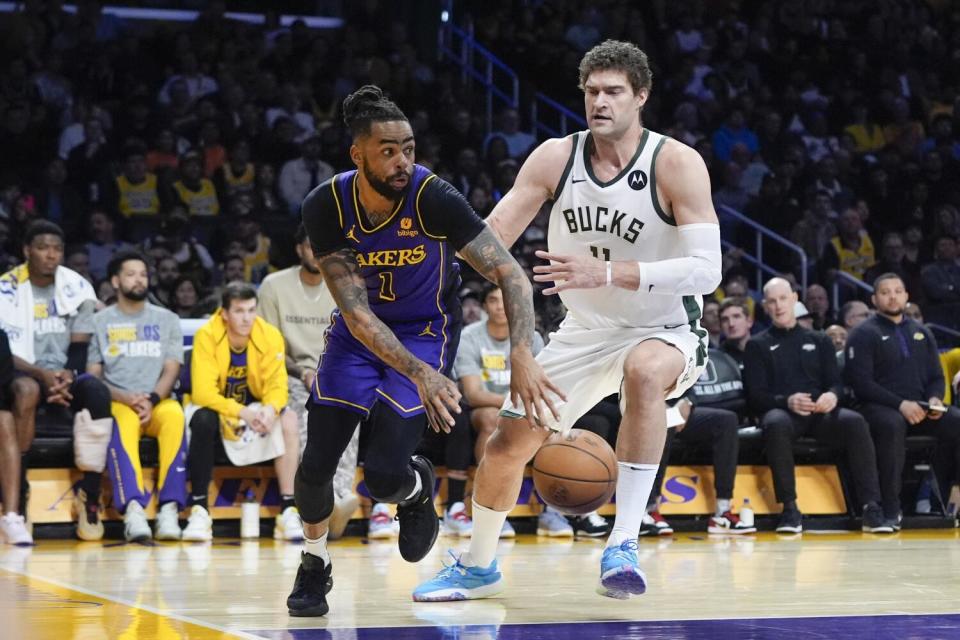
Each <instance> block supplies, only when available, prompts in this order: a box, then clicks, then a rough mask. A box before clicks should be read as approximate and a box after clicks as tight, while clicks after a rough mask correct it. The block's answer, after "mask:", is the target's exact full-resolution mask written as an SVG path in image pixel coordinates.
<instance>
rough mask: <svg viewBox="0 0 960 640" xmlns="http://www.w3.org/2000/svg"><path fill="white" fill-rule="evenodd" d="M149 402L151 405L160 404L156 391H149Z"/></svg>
mask: <svg viewBox="0 0 960 640" xmlns="http://www.w3.org/2000/svg"><path fill="white" fill-rule="evenodd" d="M150 404H151V405H153V406H157V405H158V404H160V394H159V393H157V392H156V391H152V392H150Z"/></svg>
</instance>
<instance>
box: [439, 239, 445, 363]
mask: <svg viewBox="0 0 960 640" xmlns="http://www.w3.org/2000/svg"><path fill="white" fill-rule="evenodd" d="M437 245H439V247H440V278H439V280H440V284H439V285H438V286H437V311H439V312H440V315H441V316H443V326H441V327H440V335H442V336H443V344H442V345H440V366H439V367H438V368H437V371H439V372H441V373H442V372H443V356H444V354H445V353H446V349H447V314H446V313H444V312H443V306H442V305H441V304H440V293H441V292H443V268H444V264H445V262H446V261H445V260H444V255H443V247H444V243H442V242H438V243H437Z"/></svg>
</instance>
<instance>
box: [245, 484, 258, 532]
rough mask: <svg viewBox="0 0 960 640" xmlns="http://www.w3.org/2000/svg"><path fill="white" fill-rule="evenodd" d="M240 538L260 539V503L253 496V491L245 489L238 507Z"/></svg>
mask: <svg viewBox="0 0 960 640" xmlns="http://www.w3.org/2000/svg"><path fill="white" fill-rule="evenodd" d="M240 537H241V538H259V537H260V503H258V502H257V500H256V497H254V495H253V489H247V494H246V496H245V497H244V500H243V504H241V505H240Z"/></svg>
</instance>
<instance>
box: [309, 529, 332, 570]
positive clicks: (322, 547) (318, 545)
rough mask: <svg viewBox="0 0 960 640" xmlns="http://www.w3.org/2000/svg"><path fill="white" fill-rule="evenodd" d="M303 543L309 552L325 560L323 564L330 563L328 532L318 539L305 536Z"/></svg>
mask: <svg viewBox="0 0 960 640" xmlns="http://www.w3.org/2000/svg"><path fill="white" fill-rule="evenodd" d="M303 543H304V544H303V546H304V547H305V550H306V552H307V553H309V554H310V555H314V556H317V557H318V558H320V559H321V560H323V564H330V554H329V553H328V552H327V534H326V533H325V534H323V535H322V536H320V537H319V538H316V539H311V538H307V537H304V539H303Z"/></svg>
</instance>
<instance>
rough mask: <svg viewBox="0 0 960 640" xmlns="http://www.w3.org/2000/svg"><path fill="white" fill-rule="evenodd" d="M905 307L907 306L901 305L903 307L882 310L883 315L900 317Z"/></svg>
mask: <svg viewBox="0 0 960 640" xmlns="http://www.w3.org/2000/svg"><path fill="white" fill-rule="evenodd" d="M906 306H907V305H903V306H900V307H893V308H888V309H884V310H883V313H885V314H887V315H888V316H902V315H903V311H904V309H905V308H906Z"/></svg>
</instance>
